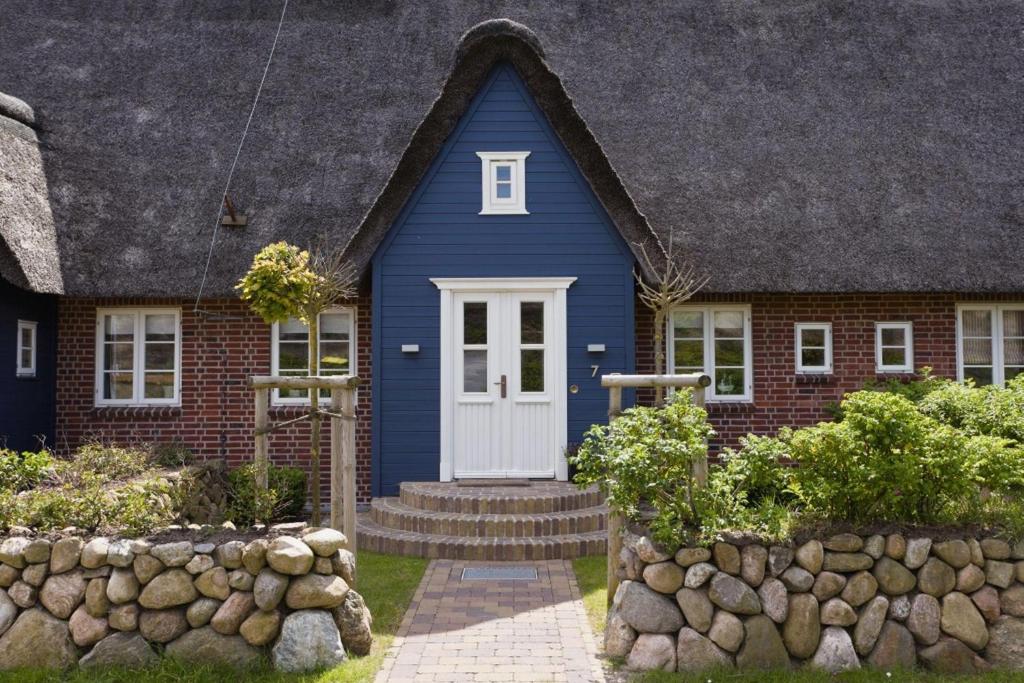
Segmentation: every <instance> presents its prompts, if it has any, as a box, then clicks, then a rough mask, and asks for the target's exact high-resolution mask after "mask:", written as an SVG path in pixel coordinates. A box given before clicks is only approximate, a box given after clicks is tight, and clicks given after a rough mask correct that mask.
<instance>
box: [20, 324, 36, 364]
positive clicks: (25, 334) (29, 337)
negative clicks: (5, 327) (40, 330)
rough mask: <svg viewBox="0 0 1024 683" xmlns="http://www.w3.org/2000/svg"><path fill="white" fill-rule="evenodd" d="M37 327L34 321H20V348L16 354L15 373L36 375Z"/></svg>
mask: <svg viewBox="0 0 1024 683" xmlns="http://www.w3.org/2000/svg"><path fill="white" fill-rule="evenodd" d="M36 328H37V324H36V323H35V322H34V321H31V320H19V321H18V348H17V356H15V358H17V360H16V362H15V374H16V375H17V376H18V377H35V376H36Z"/></svg>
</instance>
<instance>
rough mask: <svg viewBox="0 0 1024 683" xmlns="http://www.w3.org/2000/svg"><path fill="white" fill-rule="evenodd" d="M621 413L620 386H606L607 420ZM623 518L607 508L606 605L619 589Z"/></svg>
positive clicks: (610, 420) (616, 511) (609, 603)
mask: <svg viewBox="0 0 1024 683" xmlns="http://www.w3.org/2000/svg"><path fill="white" fill-rule="evenodd" d="M621 414H622V387H609V388H608V422H609V424H610V423H611V422H612V420H614V419H615V418H617V417H618V416H619V415H621ZM625 524H626V520H625V518H624V517H623V516H622V513H621V512H619V511H618V510H616V509H614V508H612V507H609V508H608V568H607V572H608V579H607V581H608V582H607V589H608V605H609V606H610V605H611V604H612V598H614V597H615V591H617V590H618V589H619V576H618V571H619V555H621V554H622V527H624V526H625Z"/></svg>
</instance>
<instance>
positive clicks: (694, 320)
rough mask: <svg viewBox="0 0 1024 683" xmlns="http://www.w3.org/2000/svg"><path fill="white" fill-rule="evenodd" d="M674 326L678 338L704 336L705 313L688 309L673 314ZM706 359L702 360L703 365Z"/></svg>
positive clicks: (701, 337) (700, 337)
mask: <svg viewBox="0 0 1024 683" xmlns="http://www.w3.org/2000/svg"><path fill="white" fill-rule="evenodd" d="M672 324H673V327H674V328H675V337H676V339H682V338H690V339H703V338H704V314H703V313H702V312H700V311H686V312H683V313H676V314H675V315H674V316H673V323H672ZM703 363H704V361H701V364H702V365H703Z"/></svg>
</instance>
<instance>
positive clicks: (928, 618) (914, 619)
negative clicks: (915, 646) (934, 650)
mask: <svg viewBox="0 0 1024 683" xmlns="http://www.w3.org/2000/svg"><path fill="white" fill-rule="evenodd" d="M941 617H942V608H941V607H940V606H939V601H938V600H936V599H935V598H934V597H932V596H931V595H925V594H924V593H919V594H918V595H915V596H914V599H913V601H911V603H910V615H909V616H908V617H907V628H909V629H910V632H911V633H913V634H914V640H916V641H917V642H918V643H920V644H921V645H934V644H935V643H936V642H937V641H938V640H939V633H940V630H939V621H940V619H941Z"/></svg>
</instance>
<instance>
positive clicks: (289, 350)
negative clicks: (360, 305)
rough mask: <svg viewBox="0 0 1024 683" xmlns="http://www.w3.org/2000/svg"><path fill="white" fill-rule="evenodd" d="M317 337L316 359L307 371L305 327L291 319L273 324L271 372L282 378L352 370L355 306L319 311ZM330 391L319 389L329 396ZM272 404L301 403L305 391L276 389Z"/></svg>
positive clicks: (340, 373) (307, 352)
mask: <svg viewBox="0 0 1024 683" xmlns="http://www.w3.org/2000/svg"><path fill="white" fill-rule="evenodd" d="M317 327H318V328H319V337H320V358H319V362H317V363H315V364H314V366H315V367H314V368H313V372H310V352H309V327H308V326H307V325H306V324H305V323H303V322H302V321H301V320H297V319H295V318H291V319H289V320H288V321H287V322H283V323H275V324H274V326H273V330H272V332H271V334H272V339H273V341H272V350H271V374H274V375H281V376H283V377H289V376H295V377H306V376H308V375H310V374H314V375H321V376H325V377H327V376H331V375H349V374H353V373H355V309H351V308H332V309H331V310H329V311H324V312H323V313H321V314H320V319H319V322H318V324H317ZM330 395H331V392H330V391H329V390H327V389H322V390H321V391H320V396H321V397H323V398H329V397H330ZM273 402H274V403H275V404H276V405H305V404H308V403H309V390H306V389H278V390H275V391H274V396H273Z"/></svg>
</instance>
